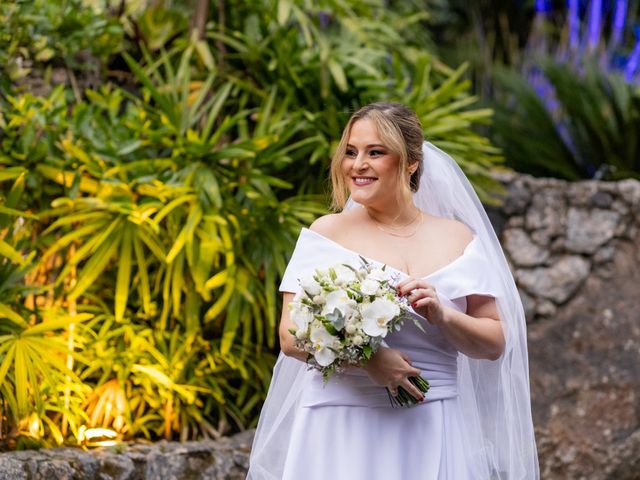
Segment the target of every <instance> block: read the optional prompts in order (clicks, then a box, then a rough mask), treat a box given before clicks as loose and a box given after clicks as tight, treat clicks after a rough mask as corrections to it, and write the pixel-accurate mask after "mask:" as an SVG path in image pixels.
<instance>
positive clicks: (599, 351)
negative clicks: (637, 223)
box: [528, 241, 640, 480]
mask: <svg viewBox="0 0 640 480" xmlns="http://www.w3.org/2000/svg"><path fill="white" fill-rule="evenodd" d="M613 246H614V251H615V254H614V258H613V259H612V260H611V261H610V262H609V263H610V264H612V265H613V266H614V268H615V271H616V275H614V276H612V277H611V278H608V279H605V278H602V277H601V276H600V274H599V268H600V267H598V266H597V265H596V266H594V267H593V271H592V272H591V274H590V275H588V276H587V278H586V279H585V280H584V281H583V282H582V284H581V286H580V288H579V290H578V291H576V292H575V293H574V295H573V296H572V298H571V299H570V300H569V301H568V302H567V303H566V304H564V305H561V306H558V307H557V311H556V313H555V314H554V315H553V316H552V317H549V318H546V319H543V320H539V321H536V322H534V323H531V324H530V325H529V326H528V331H529V333H528V336H529V342H528V343H529V365H530V380H531V392H532V410H533V417H534V424H535V425H536V431H537V438H536V439H537V443H538V451H539V455H540V467H541V477H542V478H545V479H550V480H561V479H567V478H587V479H602V480H604V479H616V480H617V479H619V478H625V479H638V478H640V476H639V473H640V469H639V468H638V466H639V465H638V464H639V459H640V435H639V434H638V432H640V410H639V409H638V404H639V403H640V369H638V368H637V365H638V363H639V362H640V324H638V313H637V312H638V311H640V298H639V296H638V285H639V284H640V249H639V248H638V245H637V244H635V243H634V242H628V241H616V243H615V244H614V245H613ZM578 258H579V257H578Z"/></svg>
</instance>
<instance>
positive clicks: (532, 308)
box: [518, 289, 536, 323]
mask: <svg viewBox="0 0 640 480" xmlns="http://www.w3.org/2000/svg"><path fill="white" fill-rule="evenodd" d="M518 293H520V300H522V308H524V316H525V318H526V319H527V323H529V322H533V320H534V318H535V314H536V301H535V300H534V299H533V297H532V296H531V295H529V294H527V292H525V291H524V290H522V289H518Z"/></svg>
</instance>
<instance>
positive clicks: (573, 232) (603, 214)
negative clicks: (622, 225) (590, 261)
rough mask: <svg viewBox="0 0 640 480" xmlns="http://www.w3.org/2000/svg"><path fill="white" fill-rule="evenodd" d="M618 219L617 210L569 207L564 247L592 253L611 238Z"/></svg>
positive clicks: (578, 251)
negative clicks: (589, 209)
mask: <svg viewBox="0 0 640 480" xmlns="http://www.w3.org/2000/svg"><path fill="white" fill-rule="evenodd" d="M619 220H620V214H619V213H618V212H613V211H609V210H602V209H594V210H591V211H588V210H583V209H577V208H570V209H569V213H568V215H567V241H566V243H565V247H566V248H567V249H568V250H570V251H573V252H576V253H594V252H595V251H596V250H597V249H598V248H599V247H600V246H601V245H604V244H605V243H606V242H607V241H609V240H610V239H611V238H613V236H614V234H615V231H616V227H617V225H618V222H619Z"/></svg>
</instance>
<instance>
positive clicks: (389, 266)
mask: <svg viewBox="0 0 640 480" xmlns="http://www.w3.org/2000/svg"><path fill="white" fill-rule="evenodd" d="M305 232H308V233H311V234H313V235H315V236H316V237H318V238H320V239H322V240H324V241H326V242H328V243H331V244H332V245H335V246H336V247H338V248H340V249H341V250H344V251H345V252H349V253H352V254H354V255H358V256H359V257H362V258H364V259H365V260H367V261H369V262H372V263H376V264H379V265H385V266H386V268H390V269H391V270H394V271H395V272H398V273H400V274H402V275H404V276H405V277H410V276H411V275H409V274H408V273H407V272H405V271H403V270H400V269H398V268H395V267H392V266H391V265H387V264H386V263H384V262H381V261H380V260H376V259H375V258H371V257H367V256H366V255H362V254H360V253H358V252H356V251H355V250H351V249H350V248H347V247H345V246H344V245H342V244H341V243H338V242H336V241H335V240H332V239H330V238H328V237H325V236H324V235H322V234H321V233H318V232H315V231H313V230H310V229H308V228H303V229H302V233H305ZM477 239H478V236H477V235H473V238H472V239H471V241H470V242H469V243H467V245H465V247H464V250H463V251H462V253H461V254H460V255H459V256H457V257H456V258H455V259H453V260H452V261H451V262H449V263H447V264H446V265H443V266H442V267H440V268H438V269H436V270H434V271H433V272H431V273H428V274H427V275H424V276H422V277H420V279H421V280H425V279H428V278H431V277H435V276H436V275H439V274H440V273H442V272H443V271H445V270H448V269H449V268H450V267H452V266H453V265H455V264H456V263H458V262H459V261H460V260H462V259H463V258H464V257H465V256H466V254H467V252H468V251H469V249H470V248H469V247H470V246H471V245H472V244H474V243H475V242H476V241H477Z"/></svg>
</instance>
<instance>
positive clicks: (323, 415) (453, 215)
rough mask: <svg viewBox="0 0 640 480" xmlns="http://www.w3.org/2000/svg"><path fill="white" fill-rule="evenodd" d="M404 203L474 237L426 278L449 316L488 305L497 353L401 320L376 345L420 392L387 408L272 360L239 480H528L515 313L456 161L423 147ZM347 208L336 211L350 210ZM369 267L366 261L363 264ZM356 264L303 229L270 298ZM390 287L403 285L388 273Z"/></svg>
mask: <svg viewBox="0 0 640 480" xmlns="http://www.w3.org/2000/svg"><path fill="white" fill-rule="evenodd" d="M423 166H424V172H423V174H422V176H421V178H420V188H419V189H418V191H417V192H416V193H414V195H413V202H414V204H415V205H416V206H417V207H418V208H420V209H421V210H422V211H424V212H426V213H429V214H431V215H435V216H439V217H444V218H450V219H456V220H458V221H461V222H462V223H464V224H465V225H467V226H468V227H469V228H470V229H471V231H473V232H474V238H473V240H472V241H471V242H470V243H469V245H467V247H466V248H465V250H464V252H463V254H462V255H461V256H460V257H458V258H457V259H455V260H454V261H453V262H451V263H450V264H448V265H445V266H444V267H443V268H441V269H439V270H437V271H435V272H433V273H431V274H430V275H428V276H426V277H425V279H426V280H428V281H429V283H431V284H433V285H434V286H435V287H436V290H437V292H438V297H439V299H440V301H441V302H442V303H443V304H445V305H448V306H450V307H453V308H456V309H458V310H460V311H464V310H465V309H466V298H467V297H468V296H469V295H473V294H477V295H487V296H492V297H494V298H495V300H496V306H497V309H498V312H499V314H500V320H501V324H502V327H503V331H504V334H505V348H504V352H503V354H502V355H501V357H500V358H499V359H497V360H495V361H489V360H479V359H473V358H470V357H467V356H466V355H463V354H458V352H457V351H456V350H455V349H454V348H453V347H452V346H451V345H450V344H449V343H448V342H447V340H446V338H445V337H444V336H443V335H442V334H441V332H440V330H439V328H437V327H435V326H433V325H431V324H429V323H428V322H426V321H425V320H422V321H423V322H424V323H423V326H424V327H425V330H426V333H424V332H421V331H420V330H419V329H417V328H416V327H415V326H414V325H413V324H412V322H411V321H406V322H405V325H404V327H403V329H402V330H401V331H400V332H397V333H394V334H389V335H387V338H386V342H387V344H388V345H389V346H391V347H394V348H398V349H399V350H402V351H404V352H405V353H406V354H407V355H408V356H409V357H410V358H411V361H412V363H413V365H414V366H416V367H419V368H421V369H422V375H423V376H424V377H425V378H426V379H427V380H428V381H429V382H430V383H431V389H430V390H429V392H427V394H426V396H425V401H424V402H423V403H421V404H419V405H417V406H415V407H411V408H392V407H391V404H390V401H389V398H388V397H387V393H386V390H385V389H384V388H382V387H380V386H377V385H375V384H373V383H372V382H371V381H370V380H369V378H368V377H367V376H366V374H365V373H364V372H363V371H362V370H360V369H356V368H353V369H351V370H350V371H348V372H346V373H344V374H341V375H336V376H334V377H332V378H331V379H330V380H329V382H328V383H327V384H326V385H323V382H322V378H321V376H320V374H319V373H317V372H316V371H313V370H307V369H306V368H305V365H304V364H303V363H302V362H300V361H298V360H296V359H293V358H290V357H286V356H284V355H283V354H282V353H281V354H280V356H279V358H278V361H277V363H276V365H275V367H274V374H273V379H272V382H271V386H270V387H269V392H268V394H267V399H266V400H265V403H264V405H263V408H262V412H261V415H260V421H259V422H258V427H257V431H256V436H255V439H254V442H253V447H252V451H251V460H250V466H249V472H248V477H247V478H248V480H281V479H283V478H284V479H287V480H292V479H293V480H325V479H326V480H361V479H362V480H365V479H366V480H396V479H397V480H400V479H402V480H447V479H452V480H469V479H473V480H476V479H478V480H539V478H540V473H539V467H538V457H537V451H536V444H535V436H534V430H533V422H532V418H531V400H530V392H529V367H528V358H527V340H526V322H525V318H524V309H523V308H522V302H521V300H520V296H519V294H518V290H517V288H516V285H515V282H514V280H513V276H512V275H511V272H510V270H509V264H508V262H507V259H506V258H505V256H504V253H503V251H502V248H501V246H500V242H499V240H498V238H497V237H496V235H495V232H494V231H493V227H492V226H491V223H490V222H489V219H488V217H487V214H486V212H485V211H484V208H483V206H482V204H481V203H480V200H479V199H478V197H477V195H476V194H475V192H474V190H473V187H472V186H471V184H470V183H469V181H468V180H467V178H466V177H465V175H464V173H463V172H462V171H461V170H460V168H459V167H458V166H457V164H456V162H455V161H454V160H453V159H452V158H451V157H450V156H449V155H447V154H446V153H445V152H443V151H442V150H440V149H438V148H437V147H435V146H434V145H432V144H430V143H428V142H425V143H424V144H423ZM357 207H358V205H357V204H355V203H354V202H351V201H349V202H348V204H347V206H346V207H345V208H346V209H349V208H357ZM368 260H369V261H372V262H373V263H379V262H376V261H375V260H376V259H368ZM339 262H349V263H353V264H355V265H358V264H359V262H360V256H359V255H358V253H357V252H354V251H352V250H349V249H347V248H345V247H343V246H341V245H340V244H338V243H336V242H334V241H332V240H330V239H328V238H325V237H323V236H322V235H319V234H318V233H315V232H313V231H311V230H307V229H303V230H302V232H301V234H300V237H299V238H298V242H297V244H296V249H295V252H294V254H293V256H292V258H291V261H290V262H289V264H288V266H287V269H286V272H285V275H284V277H283V281H282V284H281V285H280V290H281V291H283V292H297V291H298V289H299V279H300V278H302V277H305V276H307V275H310V274H312V273H313V271H314V270H315V269H316V268H322V267H327V266H331V265H334V264H336V263H339ZM390 271H393V272H395V274H396V275H397V276H398V279H399V280H400V279H402V278H404V277H405V276H406V275H405V273H403V272H400V271H398V270H394V269H390Z"/></svg>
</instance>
